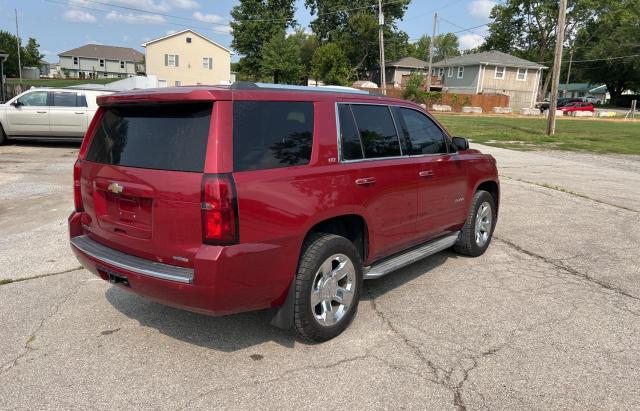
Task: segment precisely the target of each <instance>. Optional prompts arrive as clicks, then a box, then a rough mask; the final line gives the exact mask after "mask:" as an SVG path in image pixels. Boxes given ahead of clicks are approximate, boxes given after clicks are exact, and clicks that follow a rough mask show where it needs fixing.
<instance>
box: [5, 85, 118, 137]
mask: <svg viewBox="0 0 640 411" xmlns="http://www.w3.org/2000/svg"><path fill="white" fill-rule="evenodd" d="M102 94H110V92H109V91H101V90H100V91H98V90H77V89H68V88H67V89H65V88H61V89H56V88H32V89H29V90H27V91H25V92H24V93H22V94H20V95H18V96H16V97H14V98H12V99H11V100H9V101H8V102H7V103H5V104H0V144H3V143H5V142H6V141H7V139H54V140H71V139H77V140H82V138H83V137H84V133H85V132H86V131H87V128H88V127H89V123H90V122H91V119H92V118H93V115H94V114H95V113H96V110H97V109H98V105H97V103H96V98H97V97H98V96H99V95H102Z"/></svg>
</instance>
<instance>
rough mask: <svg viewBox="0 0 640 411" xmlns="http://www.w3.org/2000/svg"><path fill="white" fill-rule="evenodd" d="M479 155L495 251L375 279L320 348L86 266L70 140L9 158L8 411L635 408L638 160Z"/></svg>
mask: <svg viewBox="0 0 640 411" xmlns="http://www.w3.org/2000/svg"><path fill="white" fill-rule="evenodd" d="M475 147H478V148H482V149H483V150H486V151H488V152H491V153H493V154H494V155H495V157H496V158H497V159H498V164H499V166H500V172H501V178H502V191H503V193H502V196H503V197H502V202H501V209H500V213H501V214H500V218H499V222H498V227H497V229H496V232H495V239H494V242H493V243H492V245H491V247H490V248H489V251H488V252H487V253H486V254H485V255H484V256H482V257H480V258H477V259H470V258H464V257H460V256H456V255H455V254H453V253H451V252H443V253H440V254H438V255H435V256H433V257H431V258H429V259H426V260H424V261H422V262H419V263H416V264H414V265H412V266H410V267H408V268H406V269H403V270H401V271H399V272H397V273H394V274H392V275H389V276H387V277H385V278H382V279H379V280H374V281H369V282H366V283H365V296H364V298H363V301H362V302H361V304H360V308H359V312H358V315H357V317H356V319H355V321H354V323H353V324H352V326H351V327H350V328H349V329H348V330H347V331H346V332H345V333H344V334H343V335H342V336H340V337H338V338H336V339H334V340H332V341H329V342H327V343H325V344H320V345H309V344H305V343H301V342H299V341H297V340H295V339H294V338H293V337H292V336H291V335H290V334H288V333H286V332H284V331H281V330H278V329H275V328H272V327H270V326H269V325H268V322H267V320H266V313H264V312H257V313H247V314H240V315H234V316H227V317H220V318H212V317H206V316H202V315H198V314H192V313H188V312H184V311H179V310H176V309H172V308H168V307H165V306H162V305H159V304H156V303H153V302H149V301H147V300H145V299H143V298H140V297H137V296H135V295H132V294H129V293H128V292H126V291H124V290H122V289H120V288H116V287H111V286H110V285H109V284H108V283H105V282H103V281H102V280H99V279H97V278H95V277H93V276H92V275H90V274H89V273H88V272H86V271H85V270H83V269H80V268H78V263H77V262H76V261H75V260H74V258H73V257H72V256H71V252H70V251H69V249H68V245H67V240H66V232H65V230H66V221H65V219H66V216H67V215H68V213H69V210H70V209H71V207H72V198H71V197H72V193H71V169H72V165H73V161H74V155H75V153H76V151H77V146H73V145H34V144H30V145H27V144H21V145H13V146H5V147H0V234H1V236H0V279H3V280H5V281H8V280H14V282H11V283H7V284H4V285H0V329H1V330H2V338H0V408H2V409H7V408H10V409H14V408H16V409H34V408H98V409H113V408H134V407H135V408H138V407H140V408H163V409H176V408H229V409H241V408H243V409H244V408H249V407H252V408H285V407H287V408H305V409H308V408H319V407H321V408H331V407H340V408H341V409H351V408H353V409H366V408H409V409H415V408H419V409H454V408H457V409H485V408H491V409H514V408H536V409H541V408H555V409H558V408H571V409H578V408H589V409H614V408H615V409H637V408H639V407H640V384H638V380H639V379H640V350H639V349H638V341H640V284H639V282H638V273H639V272H640V258H639V256H638V249H639V247H640V230H638V227H640V216H639V209H640V205H639V204H640V167H638V164H640V163H639V162H638V159H637V158H635V157H604V158H603V157H594V156H591V155H587V154H575V153H569V154H567V153H555V152H554V153H544V152H537V153H532V152H516V151H510V150H504V149H497V148H490V147H479V146H475Z"/></svg>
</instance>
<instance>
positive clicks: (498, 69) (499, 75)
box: [495, 66, 507, 80]
mask: <svg viewBox="0 0 640 411" xmlns="http://www.w3.org/2000/svg"><path fill="white" fill-rule="evenodd" d="M506 71H507V68H506V67H498V66H496V75H495V78H496V79H497V80H504V73H505V72H506Z"/></svg>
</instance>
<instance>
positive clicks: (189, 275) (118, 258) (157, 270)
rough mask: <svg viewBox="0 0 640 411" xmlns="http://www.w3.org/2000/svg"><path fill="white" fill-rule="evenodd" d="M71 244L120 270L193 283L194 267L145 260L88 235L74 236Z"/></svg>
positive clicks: (89, 255) (93, 257)
mask: <svg viewBox="0 0 640 411" xmlns="http://www.w3.org/2000/svg"><path fill="white" fill-rule="evenodd" d="M71 246H72V247H74V248H75V249H76V250H77V251H79V252H81V253H83V254H85V255H86V256H88V257H91V258H92V259H93V260H95V261H100V262H102V263H104V264H108V265H110V266H111V267H115V268H117V269H119V270H123V271H127V272H131V273H136V274H141V275H146V276H149V277H154V278H159V279H161V280H171V281H177V282H179V283H185V284H192V283H193V269H191V268H183V267H176V266H173V265H169V264H162V263H156V262H154V261H150V260H145V259H144V258H139V257H135V256H132V255H129V254H125V253H122V252H120V251H117V250H114V249H112V248H109V247H106V246H104V245H102V244H100V243H98V242H96V241H93V240H92V239H90V238H89V237H87V236H86V235H81V236H78V237H73V238H72V239H71Z"/></svg>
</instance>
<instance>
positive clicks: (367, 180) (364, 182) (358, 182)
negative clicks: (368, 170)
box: [356, 177, 376, 186]
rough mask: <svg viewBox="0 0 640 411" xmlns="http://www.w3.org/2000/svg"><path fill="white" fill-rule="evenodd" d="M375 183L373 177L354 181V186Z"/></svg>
mask: <svg viewBox="0 0 640 411" xmlns="http://www.w3.org/2000/svg"><path fill="white" fill-rule="evenodd" d="M375 182H376V179H375V177H365V178H359V179H357V180H356V184H358V185H360V186H366V185H369V184H374V183H375Z"/></svg>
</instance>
